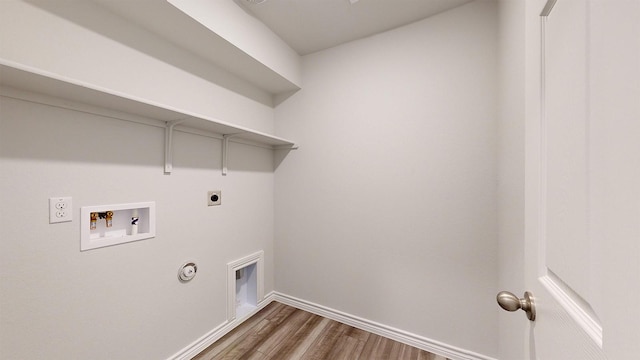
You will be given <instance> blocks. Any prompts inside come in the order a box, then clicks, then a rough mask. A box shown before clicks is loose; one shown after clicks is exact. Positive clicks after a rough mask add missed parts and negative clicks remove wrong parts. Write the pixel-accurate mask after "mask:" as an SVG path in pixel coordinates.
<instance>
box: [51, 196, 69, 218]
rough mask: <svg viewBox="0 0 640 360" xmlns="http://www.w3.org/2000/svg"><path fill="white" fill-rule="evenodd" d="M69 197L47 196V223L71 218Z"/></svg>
mask: <svg viewBox="0 0 640 360" xmlns="http://www.w3.org/2000/svg"><path fill="white" fill-rule="evenodd" d="M72 214H73V209H72V204H71V197H69V196H68V197H53V198H49V224H55V223H60V222H67V221H71V220H73V217H72Z"/></svg>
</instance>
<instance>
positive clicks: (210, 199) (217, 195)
mask: <svg viewBox="0 0 640 360" xmlns="http://www.w3.org/2000/svg"><path fill="white" fill-rule="evenodd" d="M220 204H222V190H212V191H208V192H207V205H209V206H216V205H220Z"/></svg>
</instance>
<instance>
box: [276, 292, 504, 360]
mask: <svg viewBox="0 0 640 360" xmlns="http://www.w3.org/2000/svg"><path fill="white" fill-rule="evenodd" d="M272 296H273V300H275V301H278V302H281V303H283V304H286V305H289V306H292V307H295V308H297V309H300V310H304V311H308V312H310V313H313V314H316V315H320V316H323V317H326V318H328V319H331V320H335V321H338V322H341V323H343V324H347V325H350V326H353V327H355V328H358V329H362V330H365V331H368V332H370V333H373V334H377V335H380V336H384V337H387V338H389V339H392V340H395V341H398V342H401V343H403V344H407V345H411V346H413V347H417V348H419V349H422V350H425V351H428V352H430V353H433V354H437V355H441V356H445V357H447V358H449V359H452V360H496V359H495V358H492V357H488V356H485V355H481V354H478V353H475V352H473V351H468V350H464V349H460V348H458V347H455V346H451V345H448V344H444V343H442V342H439V341H436V340H432V339H428V338H425V337H422V336H418V335H415V334H412V333H409V332H407V331H403V330H399V329H395V328H393V327H390V326H386V325H383V324H379V323H376V322H374V321H370V320H367V319H363V318H360V317H357V316H354V315H351V314H347V313H344V312H341V311H338V310H334V309H331V308H328V307H326V306H322V305H318V304H314V303H312V302H309V301H305V300H302V299H298V298H295V297H293V296H289V295H285V294H281V293H277V292H276V293H273V294H272Z"/></svg>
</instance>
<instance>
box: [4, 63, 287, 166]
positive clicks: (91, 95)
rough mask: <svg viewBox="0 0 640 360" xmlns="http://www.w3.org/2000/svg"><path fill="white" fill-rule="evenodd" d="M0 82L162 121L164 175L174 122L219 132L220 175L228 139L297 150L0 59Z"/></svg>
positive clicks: (250, 132) (190, 114)
mask: <svg viewBox="0 0 640 360" xmlns="http://www.w3.org/2000/svg"><path fill="white" fill-rule="evenodd" d="M0 85H1V86H2V87H8V88H13V89H17V90H19V91H21V92H28V93H35V94H42V95H46V96H49V97H54V98H58V99H62V100H69V101H73V102H76V103H81V104H86V105H90V106H92V107H98V108H104V109H109V110H115V111H118V112H122V113H128V114H132V115H136V116H142V117H145V118H150V119H155V120H159V121H162V122H164V124H165V173H168V174H169V173H171V171H172V170H173V164H172V152H173V149H172V148H173V131H174V130H175V128H176V126H178V125H179V127H180V129H193V130H196V131H204V132H207V133H214V134H220V135H222V139H223V141H222V157H223V158H222V162H223V164H222V167H223V169H222V172H223V174H224V175H226V173H227V154H228V141H229V139H231V138H233V139H234V141H237V140H239V141H240V142H248V143H255V144H257V145H260V146H263V147H266V148H270V149H274V150H278V149H286V150H291V149H297V145H296V144H295V142H293V141H290V140H287V139H283V138H279V137H276V136H273V135H270V134H266V133H263V132H260V131H256V130H252V129H249V128H245V127H241V126H236V125H233V124H230V123H227V122H224V121H220V120H217V119H213V118H211V117H208V116H206V115H201V114H196V113H193V112H190V111H186V110H182V109H177V108H174V107H171V106H166V105H164V104H159V103H157V102H154V101H150V100H146V99H142V98H139V97H135V96H130V95H128V94H124V93H121V92H118V91H114V90H111V89H105V88H101V87H99V86H95V85H93V84H87V83H84V82H82V81H78V80H75V79H69V78H66V77H64V76H60V75H58V74H53V73H49V72H47V71H43V70H40V69H36V68H31V67H28V66H24V65H22V64H16V63H13V62H11V61H7V60H4V59H0Z"/></svg>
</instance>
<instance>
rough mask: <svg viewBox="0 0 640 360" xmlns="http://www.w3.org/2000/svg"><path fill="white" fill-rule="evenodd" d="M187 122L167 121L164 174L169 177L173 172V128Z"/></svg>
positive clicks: (179, 120) (181, 120)
mask: <svg viewBox="0 0 640 360" xmlns="http://www.w3.org/2000/svg"><path fill="white" fill-rule="evenodd" d="M186 120H187V119H178V120H171V121H167V125H166V126H165V128H164V173H165V174H167V175H169V174H171V171H172V170H173V128H174V127H175V126H176V125H178V124H180V123H182V122H184V121H186Z"/></svg>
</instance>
